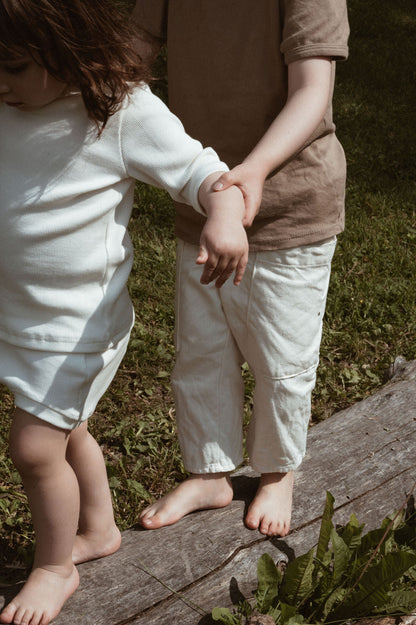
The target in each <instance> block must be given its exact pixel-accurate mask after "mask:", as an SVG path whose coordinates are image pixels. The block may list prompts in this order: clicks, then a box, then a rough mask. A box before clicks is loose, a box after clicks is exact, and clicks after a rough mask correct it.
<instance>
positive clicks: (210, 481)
mask: <svg viewBox="0 0 416 625" xmlns="http://www.w3.org/2000/svg"><path fill="white" fill-rule="evenodd" d="M232 498H233V488H232V486H231V480H230V477H229V474H228V473H201V474H193V475H191V476H190V477H188V479H187V480H185V481H184V482H182V484H179V486H177V487H176V488H175V489H174V490H173V491H172V492H170V493H168V494H167V495H165V496H164V497H162V498H161V499H159V501H156V502H155V503H154V504H152V505H151V506H149V507H148V508H146V509H145V510H143V512H142V513H141V515H140V517H139V523H140V524H141V525H142V526H143V527H144V528H146V529H157V528H159V527H164V526H165V525H172V524H173V523H176V521H179V519H181V518H182V517H184V516H185V515H186V514H189V512H193V511H194V510H206V509H208V508H224V507H225V506H228V504H229V503H230V502H231V500H232Z"/></svg>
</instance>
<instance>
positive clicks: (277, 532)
mask: <svg viewBox="0 0 416 625" xmlns="http://www.w3.org/2000/svg"><path fill="white" fill-rule="evenodd" d="M292 496H293V471H289V472H288V473H263V474H262V476H261V478H260V484H259V487H258V489H257V493H256V496H255V497H254V499H253V501H252V503H251V505H250V506H249V509H248V512H247V516H246V525H247V527H249V528H250V529H258V530H259V531H260V532H261V533H262V534H266V535H267V536H286V534H288V533H289V529H290V517H291V513H292Z"/></svg>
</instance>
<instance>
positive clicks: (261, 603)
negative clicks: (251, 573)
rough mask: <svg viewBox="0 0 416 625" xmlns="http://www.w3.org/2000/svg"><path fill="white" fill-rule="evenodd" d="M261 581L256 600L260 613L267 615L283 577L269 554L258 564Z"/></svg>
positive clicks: (258, 574)
mask: <svg viewBox="0 0 416 625" xmlns="http://www.w3.org/2000/svg"><path fill="white" fill-rule="evenodd" d="M257 578H258V581H259V584H258V587H257V591H256V600H257V607H258V610H259V612H261V613H262V614H266V613H267V611H268V610H269V608H270V607H272V605H273V602H274V601H275V599H276V597H277V593H278V591H279V585H280V582H281V580H282V575H281V573H280V571H279V569H278V568H277V566H276V565H275V563H274V561H273V558H272V557H271V556H270V555H269V554H268V553H263V555H262V556H261V557H260V559H259V561H258V563H257Z"/></svg>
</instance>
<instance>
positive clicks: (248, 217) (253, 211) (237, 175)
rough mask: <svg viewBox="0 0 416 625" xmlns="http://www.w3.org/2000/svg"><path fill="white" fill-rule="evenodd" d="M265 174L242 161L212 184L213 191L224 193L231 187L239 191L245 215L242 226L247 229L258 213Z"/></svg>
mask: <svg viewBox="0 0 416 625" xmlns="http://www.w3.org/2000/svg"><path fill="white" fill-rule="evenodd" d="M265 178H266V172H263V171H260V170H257V169H256V168H255V167H254V166H253V164H251V163H250V162H249V161H247V162H246V161H244V162H243V163H240V165H237V166H236V167H234V169H232V170H231V171H228V172H225V173H223V174H222V175H221V176H220V177H219V178H218V180H217V181H216V182H215V183H214V185H213V189H214V191H221V192H223V191H225V190H226V189H229V188H230V186H231V185H235V186H236V187H238V188H239V189H240V191H241V192H242V194H243V197H244V205H245V214H244V219H243V226H245V227H246V228H248V227H249V226H251V224H252V223H253V220H254V218H255V216H256V215H257V213H258V212H259V208H260V203H261V198H262V193H263V185H264V181H265Z"/></svg>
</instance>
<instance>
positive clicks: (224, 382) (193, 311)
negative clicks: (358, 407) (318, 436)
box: [172, 238, 336, 473]
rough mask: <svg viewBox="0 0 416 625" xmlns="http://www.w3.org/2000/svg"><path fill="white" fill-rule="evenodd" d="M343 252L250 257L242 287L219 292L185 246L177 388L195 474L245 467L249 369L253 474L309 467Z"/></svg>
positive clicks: (329, 248)
mask: <svg viewBox="0 0 416 625" xmlns="http://www.w3.org/2000/svg"><path fill="white" fill-rule="evenodd" d="M335 245H336V240H335V238H334V239H333V240H330V241H326V242H323V243H318V244H314V245H307V246H303V247H297V248H292V249H288V250H278V251H276V250H275V251H270V252H269V251H267V252H260V253H251V254H250V256H249V262H248V266H247V269H246V272H245V275H244V278H243V281H242V283H241V284H240V286H238V287H237V286H234V285H233V284H232V280H228V281H227V282H226V284H225V285H224V286H223V287H221V289H217V288H216V287H215V286H214V285H209V286H206V285H201V284H200V282H199V280H200V276H201V271H202V270H201V267H199V266H197V265H196V264H195V259H196V257H197V247H196V246H193V245H189V244H187V243H184V242H183V241H179V242H178V250H177V285H176V286H177V288H176V328H175V345H176V364H175V368H174V371H173V375H172V385H173V390H174V394H175V402H176V416H177V423H178V435H179V442H180V446H181V450H182V454H183V460H184V465H185V467H186V469H187V470H188V471H190V472H191V473H215V472H222V471H231V470H233V469H235V468H236V467H237V466H238V465H239V464H241V462H242V460H243V455H242V448H243V441H242V418H243V407H244V384H243V380H242V375H241V365H242V363H243V362H244V361H246V362H247V363H248V365H249V367H250V369H251V371H252V373H253V376H254V378H255V391H254V403H253V412H252V417H251V422H250V428H249V433H248V439H247V449H248V453H249V457H250V464H251V466H252V467H253V468H254V469H255V470H256V471H258V472H260V473H272V472H286V471H290V470H292V469H295V468H296V467H298V466H299V464H300V463H301V461H302V459H303V457H304V454H305V448H306V437H307V429H308V423H309V418H310V409H311V408H310V405H311V393H312V390H313V388H314V386H315V379H316V367H317V365H318V360H319V346H320V341H321V334H322V318H323V315H324V311H325V303H326V295H327V291H328V283H329V277H330V268H331V260H332V256H333V253H334V250H335Z"/></svg>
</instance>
